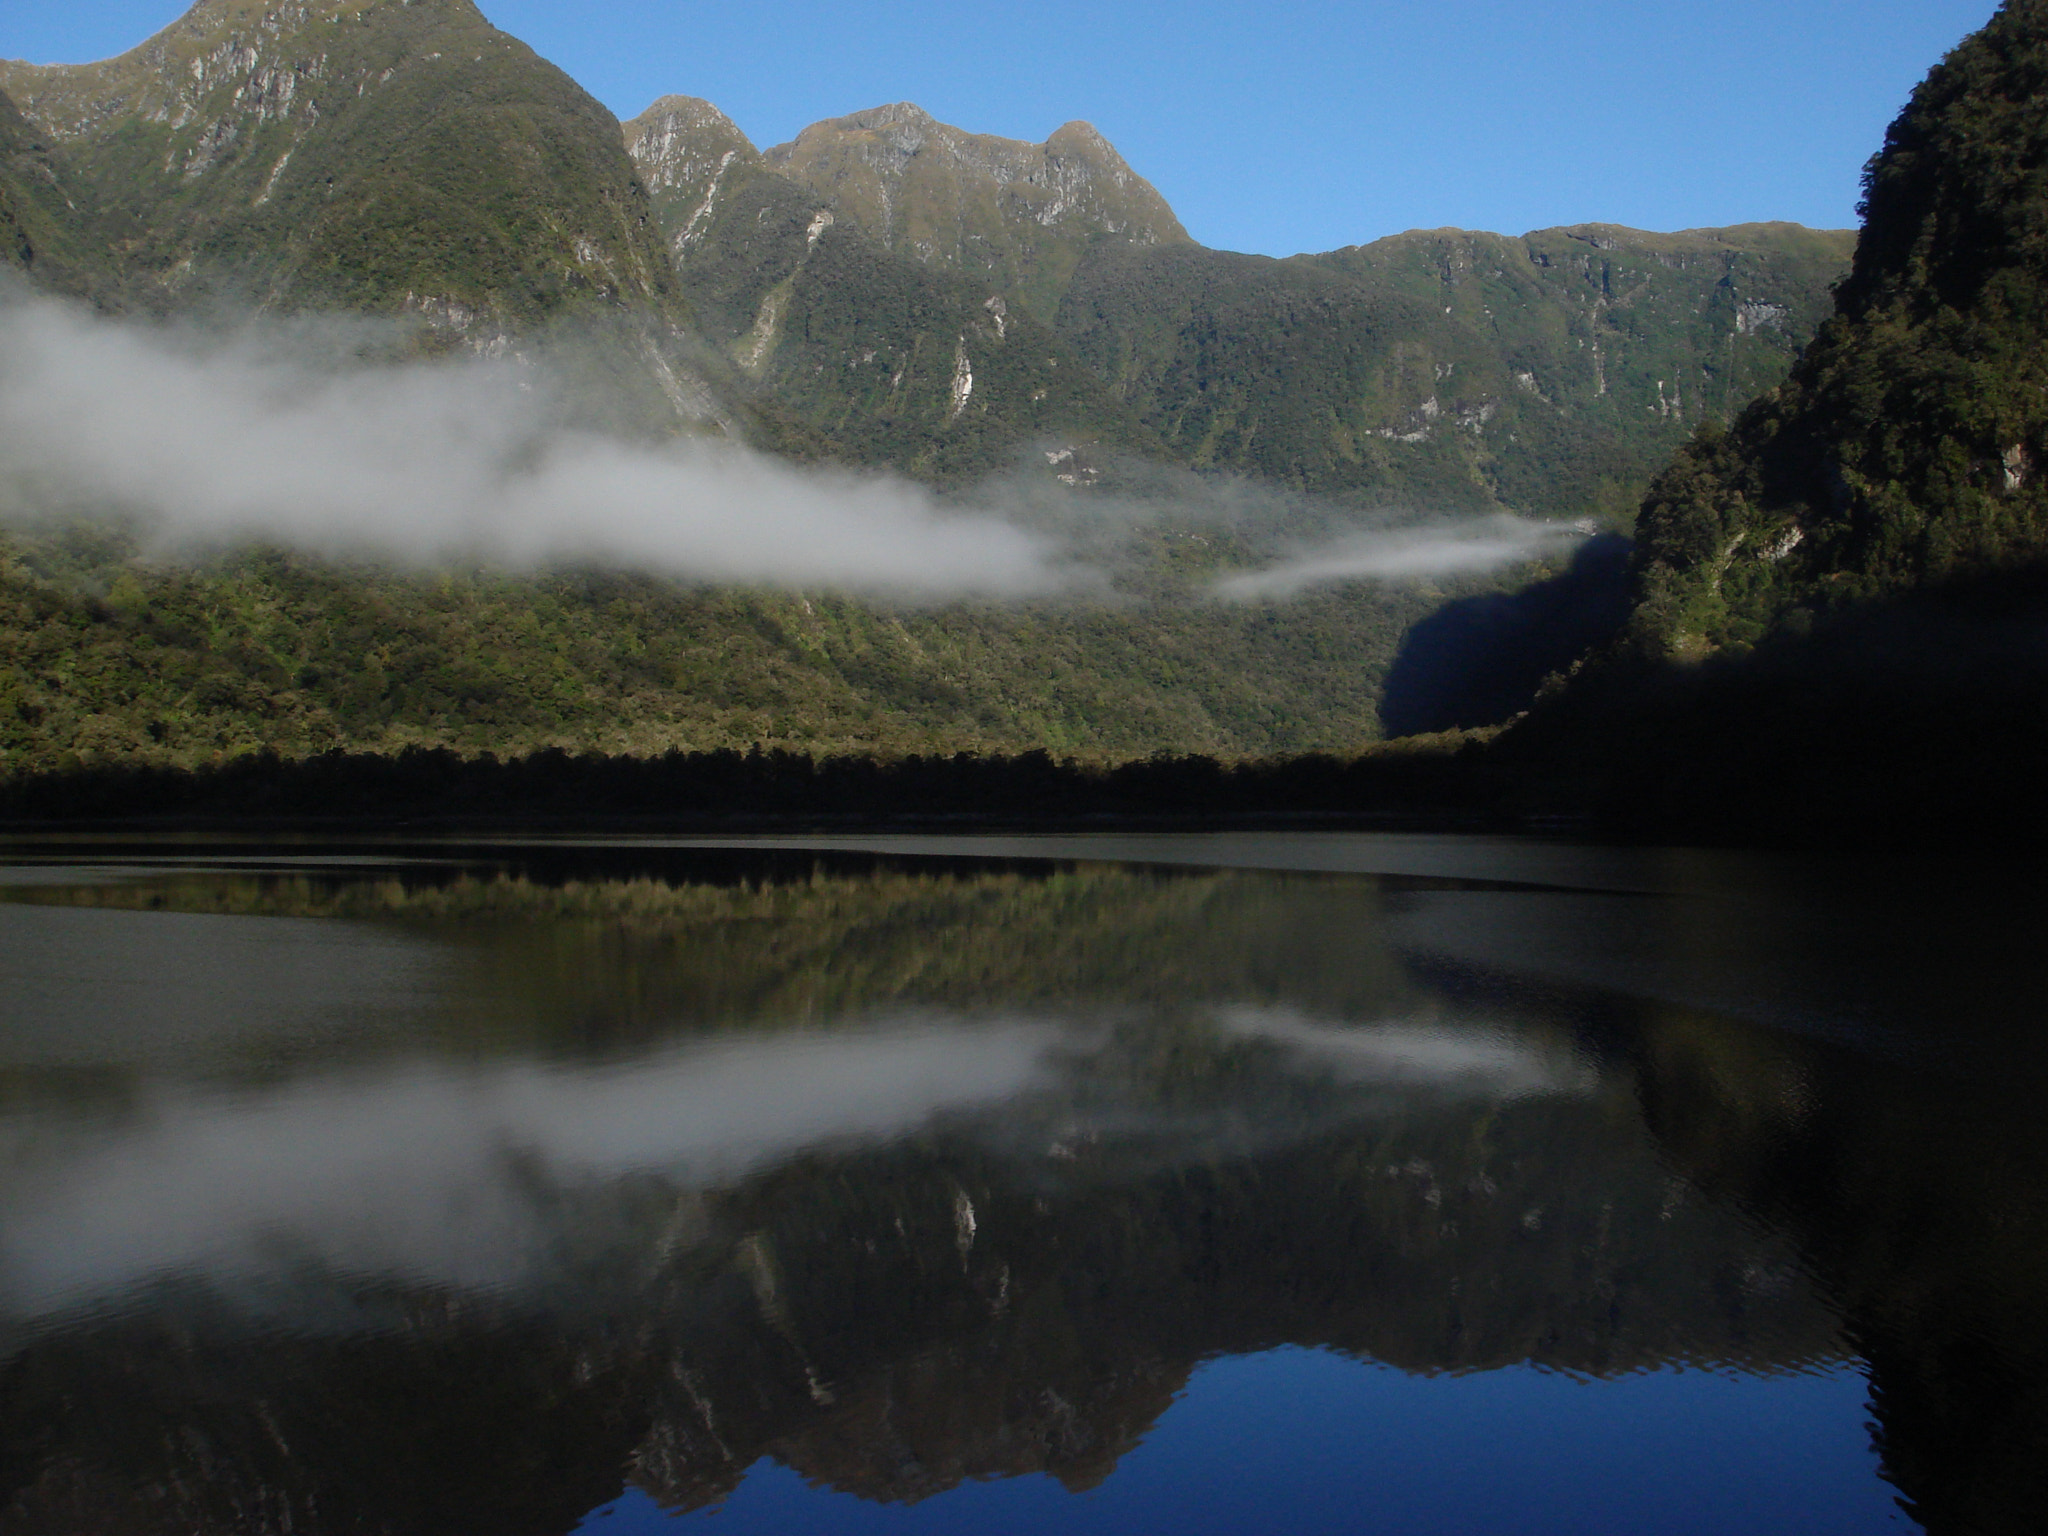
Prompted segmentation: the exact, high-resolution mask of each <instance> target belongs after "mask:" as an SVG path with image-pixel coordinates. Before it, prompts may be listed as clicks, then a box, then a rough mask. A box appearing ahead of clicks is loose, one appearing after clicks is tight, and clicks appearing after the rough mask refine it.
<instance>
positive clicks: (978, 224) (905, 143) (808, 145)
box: [763, 102, 1188, 319]
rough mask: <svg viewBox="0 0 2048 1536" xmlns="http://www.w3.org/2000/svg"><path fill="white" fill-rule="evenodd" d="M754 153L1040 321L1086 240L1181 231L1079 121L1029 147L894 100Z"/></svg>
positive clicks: (873, 230) (1169, 237)
mask: <svg viewBox="0 0 2048 1536" xmlns="http://www.w3.org/2000/svg"><path fill="white" fill-rule="evenodd" d="M763 159H764V162H765V163H766V164H767V165H768V166H769V167H770V168H771V169H773V170H776V171H779V172H781V173H782V174H783V175H785V176H788V177H789V178H791V179H792V180H794V181H796V182H798V183H799V184H801V185H803V186H806V187H809V188H810V189H812V191H813V192H815V193H816V194H817V195H818V196H820V197H822V198H826V199H828V200H829V201H830V202H831V204H832V207H833V208H834V210H835V211H836V212H838V213H839V214H840V215H842V216H843V217H849V218H852V219H853V220H855V221H856V222H857V223H859V224H860V226H861V227H862V228H863V229H865V230H867V231H868V232H869V233H870V234H871V235H873V236H874V237H875V238H876V239H878V240H880V241H881V242H882V243H883V244H884V245H886V246H888V247H889V248H890V249H892V250H895V251H898V252H901V253H902V254H905V255H908V256H912V257H914V258H916V259H917V260H919V261H922V262H926V263H929V264H931V265H934V266H940V267H947V268H952V269H955V270H958V271H961V272H963V273H967V274H969V275H971V276H973V277H975V278H976V279H978V280H982V281H985V282H987V283H988V284H989V285H990V286H991V287H995V288H1000V289H1002V290H1004V291H1005V292H1007V293H1008V294H1010V295H1011V296H1012V297H1013V298H1015V299H1017V300H1018V301H1020V302H1021V303H1022V304H1023V305H1024V306H1025V307H1026V308H1027V309H1030V310H1031V311H1032V312H1034V313H1035V314H1037V315H1038V316H1039V317H1040V318H1041V319H1049V318H1050V317H1051V315H1052V313H1053V312H1054V311H1055V310H1056V309H1057V307H1058V303H1059V297H1060V295H1061V294H1062V293H1063V292H1064V291H1065V288H1066V284H1067V280H1068V278H1069V276H1070V275H1071V273H1072V271H1073V267H1074V264H1075V262H1076V261H1077V260H1078V258H1079V255H1080V252H1081V250H1082V249H1083V248H1084V247H1085V246H1086V245H1087V244H1088V243H1089V242H1091V241H1093V240H1097V239H1101V238H1104V237H1109V238H1112V239H1114V240H1116V241H1119V242H1123V243H1128V244H1131V245H1161V244H1171V243H1180V242H1184V241H1186V240H1187V238H1188V235H1187V231H1186V230H1184V229H1182V228H1181V224H1180V220H1179V219H1177V218H1175V217H1174V214H1173V210H1172V209H1171V208H1169V207H1168V206H1167V205H1166V200H1165V199H1164V198H1162V197H1161V196H1160V195H1159V193H1158V192H1157V191H1156V190H1154V188H1153V187H1152V185H1151V183H1149V182H1147V181H1146V180H1145V179H1144V178H1143V177H1141V176H1139V175H1138V174H1137V173H1136V172H1135V171H1133V170H1132V169H1131V168H1130V166H1129V165H1127V164H1126V163H1125V162H1124V159H1123V157H1122V156H1121V155H1119V154H1118V153H1117V152H1116V150H1115V149H1114V148H1113V147H1112V146H1111V145H1110V143H1109V141H1108V140H1106V139H1105V138H1103V137H1102V135H1101V134H1099V133H1097V132H1096V131H1095V130H1094V129H1093V128H1092V127H1090V126H1089V125H1088V124H1086V123H1068V124H1067V125H1066V126H1065V127H1063V128H1061V129H1059V130H1058V131H1057V132H1056V133H1054V134H1053V135H1052V137H1051V138H1049V139H1047V140H1046V141H1045V142H1044V143H1043V144H1029V143H1025V142H1023V141H1022V140H1018V139H1003V138H996V137H994V136H992V135H988V134H974V133H965V132H962V131H961V130H960V129H958V128H953V127H949V126H948V125H947V124H945V123H941V122H939V121H937V120H936V119H934V118H933V117H932V116H931V115H930V114H929V113H927V112H925V111H924V110H923V109H921V108H919V107H916V106H913V105H911V104H910V103H908V102H897V103H894V104H892V105H889V106H885V107H875V108H872V109H871V110H869V111H866V112H856V113H854V114H853V115H852V116H850V117H839V118H832V119H829V120H827V121H825V122H822V123H814V124H812V125H811V126H810V127H809V128H806V129H805V130H804V131H803V132H802V133H800V134H799V135H797V138H796V141H795V142H794V143H790V144H780V145H777V146H776V147H774V148H773V149H770V150H768V151H767V153H766V154H765V156H764V157H763Z"/></svg>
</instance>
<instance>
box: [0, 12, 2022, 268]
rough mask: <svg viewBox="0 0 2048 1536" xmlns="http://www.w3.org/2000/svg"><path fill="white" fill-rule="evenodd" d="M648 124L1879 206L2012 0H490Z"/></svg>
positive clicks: (1746, 209) (1456, 221)
mask: <svg viewBox="0 0 2048 1536" xmlns="http://www.w3.org/2000/svg"><path fill="white" fill-rule="evenodd" d="M480 3H481V4H482V7H483V10H484V12H485V14H486V15H488V16H489V17H490V18H491V20H492V21H494V22H496V23H497V24H498V25H499V26H501V27H503V28H504V29H505V30H507V31H509V32H511V33H513V34H515V35H516V36H519V37H521V38H524V39H525V40H526V41H527V42H528V43H530V44H532V45H533V47H534V48H536V49H537V50H539V52H541V53H542V54H544V55H545V56H547V57H548V58H550V59H553V60H554V61H555V62H556V63H557V64H559V65H561V66H562V68H564V69H566V70H567V71H568V72H569V73H570V74H571V75H573V76H574V77H575V78H576V79H577V80H578V81H580V82H581V83H582V84H583V85H584V87H585V88H586V89H588V90H589V91H590V92H591V93H592V94H593V95H595V96H596V97H597V98H598V99H599V100H601V101H603V102H604V103H605V105H606V106H608V107H610V108H611V109H612V110H613V111H614V112H617V113H618V114H620V115H621V116H631V115H633V114H634V113H636V112H638V111H639V110H640V109H641V108H642V107H644V106H645V105H646V104H647V103H648V102H649V101H650V100H652V99H653V98H654V97H656V96H658V95H662V94H664V93H667V92H671V91H673V92H680V93H683V94H685V95H691V96H703V97H708V98H709V99H710V100H712V101H714V102H716V103H717V104H718V105H719V106H720V107H722V108H723V109H724V110H725V111H726V112H727V113H728V114H729V115H730V116H731V117H732V118H733V119H734V120H735V121H736V122H737V123H738V124H739V125H740V127H741V128H742V129H744V130H745V131H746V132H747V134H748V135H750V136H751V137H752V138H753V139H754V141H755V142H756V143H757V144H760V145H763V146H764V147H765V146H766V145H769V144H772V143H776V142H779V141H781V140H783V139H787V138H791V137H793V136H794V135H795V134H796V132H797V130H798V129H800V128H802V127H803V126H804V125H805V124H806V123H809V122H812V121H814V120H816V119H818V118H821V117H832V116H837V115H839V114H841V113H845V112H851V111H855V110H857V109H859V108H861V107H868V106H874V105H877V104H878V103H881V102H885V101H902V100H909V101H915V102H917V103H918V104H920V105H921V106H923V107H924V108H926V109H927V110H928V111H930V112H931V113H933V114H934V115H935V116H937V117H939V118H942V119H944V120H945V121H948V122H952V123H957V124H958V125H959V126H961V127H963V128H970V129H974V130H977V131H980V132H984V133H999V134H1006V135H1009V136H1012V137H1015V138H1026V139H1042V138H1044V137H1045V136H1046V135H1047V134H1048V133H1050V132H1051V131H1052V130H1053V129H1054V128H1056V127H1058V126H1059V125H1060V124H1061V123H1063V122H1066V121H1068V120H1069V119H1072V118H1086V119H1087V120H1088V121H1090V122H1092V123H1094V124H1095V125H1096V126H1097V127H1098V128H1100V129H1101V130H1102V131H1103V132H1104V133H1105V134H1106V135H1108V137H1109V138H1110V140H1111V141H1112V142H1113V143H1115V144H1116V145H1117V147H1118V148H1119V149H1121V150H1122V151H1123V152H1124V155H1125V157H1126V158H1127V159H1129V160H1130V162H1131V164H1132V165H1133V166H1134V167H1135V168H1136V169H1137V170H1138V172H1139V173H1140V174H1141V175H1144V176H1146V177H1148V178H1150V179H1151V181H1152V182H1153V183H1154V184H1155V185H1156V186H1158V188H1159V189H1160V191H1161V192H1163V193H1164V194H1165V195H1166V198H1167V200H1168V201H1169V202H1171V203H1172V204H1173V206H1174V209H1175V210H1176V211H1177V212H1178V213H1179V214H1180V216H1181V219H1182V221H1183V222H1184V223H1185V224H1186V225H1187V227H1188V231H1189V233H1190V234H1192V235H1194V237H1195V238H1196V239H1198V240H1201V241H1203V242H1205V243H1206V244H1209V245H1215V246H1222V247H1225V248H1228V249H1233V250H1247V251H1264V252H1269V253H1272V254H1275V255H1283V254H1286V253H1289V252H1292V251H1300V250H1327V249H1330V248H1332V247H1335V246H1340V245H1350V244H1355V243H1358V242H1361V241H1366V240H1371V239H1375V238H1377V237H1379V236H1381V235H1385V234H1392V233H1394V232H1396V231H1398V230H1402V229H1411V228H1430V227H1435V226H1441V225H1456V226H1462V227H1464V228H1469V229H1492V230H1500V231H1503V232H1507V233H1520V232H1521V231H1523V230H1527V229H1533V228H1538V227H1541V226H1543V225H1547V224H1565V223H1577V222H1580V221H1585V220H1605V221H1608V222H1611V223H1616V224H1632V225H1635V226H1637V227H1639V228H1645V229H1681V228H1688V227H1694V226H1700V225H1710V224H1731V223H1738V222H1743V221H1747V220H1752V219H1795V220H1798V221H1799V222H1801V223H1805V224H1814V225H1829V226H1847V225H1850V224H1853V223H1854V222H1855V205H1856V196H1857V186H1858V176H1859V173H1860V172H1861V169H1862V166H1863V162H1864V160H1865V159H1866V158H1868V157H1869V155H1870V154H1871V153H1872V152H1873V151H1874V150H1876V149H1877V147H1878V145H1879V144H1880V143H1881V141H1882V139H1883V135H1884V128H1885V124H1886V123H1887V122H1889V121H1890V120H1891V118H1892V116H1893V115H1894V114H1895V113H1896V112H1897V111H1898V109H1899V107H1900V106H1901V105H1902V104H1903V103H1904V101H1905V99H1906V96H1907V93H1908V92H1910V91H1911V89H1912V88H1913V86H1914V84H1915V83H1916V82H1917V81H1918V80H1919V79H1920V78H1921V76H1923V75H1924V74H1925V73H1926V72H1927V70H1928V68H1929V67H1930V66H1931V65H1932V64H1933V63H1934V62H1935V61H1936V60H1937V59H1939V58H1940V57H1941V55H1942V54H1943V53H1945V52H1946V51H1947V50H1948V49H1950V48H1952V47H1954V46H1955V44H1956V43H1957V42H1959V41H1960V40H1961V39H1962V38H1963V36H1964V35H1965V34H1967V33H1968V32H1970V31H1972V30H1974V29H1975V28H1976V27H1979V26H1981V25H1982V24H1983V23H1984V22H1985V20H1987V19H1988V18H1989V16H1990V15H1991V13H1992V10H1993V8H1994V6H1993V0H1579V3H1574V4H1563V5H1560V4H1553V3H1550V0H1520V3H1515V4H1509V3H1505V0H1361V3H1355V4H1349V5H1346V4H1332V3H1298V4H1296V3H1288V0H1280V3H1277V4H1266V5H1244V4H1230V3H1220V0H1185V3H1183V4H1181V5H1179V6H1172V7H1169V6H1165V5H1159V4H1136V3H1132V0H1090V3H1086V4H1083V3H1080V0H1036V3H1033V4H1029V5H1025V4H1019V3H1015V0H980V3H962V0H944V3H939V0H893V3H890V4H886V5H878V4H849V3H846V0H838V3H825V0H754V3H752V4H748V5H735V4H732V3H731V0H721V3H716V4H714V3H711V0H589V3H580V4H568V3H560V0H480ZM184 9H185V5H184V4H183V3H181V0H0V56H6V57H12V58H27V59H31V60H34V61H36V62H39V63H72V62H79V61H82V60H86V59H93V58H102V57H105V56H107V55H109V54H113V53H119V52H121V51H122V50H124V49H125V48H128V47H130V46H132V45H133V44H135V43H137V42H139V41H141V40H142V39H143V38H144V37H145V36H147V35H148V34H149V33H151V32H153V31H155V30H156V29H157V28H159V27H161V26H163V25H165V24H166V23H168V22H169V21H171V20H173V19H174V18H175V17H177V16H178V15H179V14H181V13H182V12H183V11H184Z"/></svg>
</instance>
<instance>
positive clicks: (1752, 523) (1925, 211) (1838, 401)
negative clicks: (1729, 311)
mask: <svg viewBox="0 0 2048 1536" xmlns="http://www.w3.org/2000/svg"><path fill="white" fill-rule="evenodd" d="M1865 189H1866V190H1865V205H1864V206H1865V210H1866V212H1865V219H1864V226H1863V231H1862V235H1861V238H1860V239H1859V240H1858V242H1857V246H1856V257H1855V264H1854V266H1853V268H1852V269H1851V271H1850V273H1849V276H1848V277H1847V279H1846V280H1845V281H1844V282H1843V283H1842V285H1841V289H1840V293H1839V296H1838V302H1837V304H1836V306H1835V310H1834V313H1833V315H1832V316H1831V317H1829V318H1828V320H1827V322H1826V323H1825V324H1824V325H1822V326H1821V327H1820V331H1819V335H1818V337H1817V338H1816V340H1815V342H1814V344H1813V346H1812V347H1811V348H1810V349H1809V350H1808V351H1807V353H1806V355H1805V357H1804V358H1803V359H1802V360H1801V361H1800V363H1799V364H1798V366H1797V367H1796V368H1795V369H1794V370H1793V372H1792V374H1791V377H1790V378H1789V379H1788V380H1787V381H1786V382H1785V384H1784V385H1783V386H1782V387H1781V388H1779V389H1777V390H1774V391H1772V392H1770V393H1769V394H1767V395H1765V396H1764V397H1763V398H1761V399H1759V400H1758V401H1757V402H1756V403H1755V404H1754V405H1752V406H1751V407H1749V408H1748V409H1747V410H1746V411H1744V412H1743V413H1742V414H1741V415H1740V416H1739V417H1738V418H1737V419H1736V420H1735V422H1734V425H1733V426H1732V428H1730V429H1729V430H1728V431H1726V432H1721V431H1716V430H1711V429H1710V430H1703V431H1701V432H1699V433H1698V434H1696V435H1695V436H1694V437H1693V439H1692V440H1691V441H1690V442H1688V443H1687V445H1686V446H1685V448H1684V450H1683V452H1681V453H1680V454H1679V455H1678V456H1677V457H1676V459H1675V460H1674V461H1673V463H1672V464H1671V466H1670V468H1669V469H1667V470H1666V471H1665V472H1664V473H1663V474H1662V475H1661V476H1659V478H1658V479H1657V482H1656V484H1655V485H1654V486H1653V487H1652V489H1651V492H1650V495H1649V499H1648V501H1647V502H1646V503H1645V506H1644V509H1643V515H1642V520H1641V523H1640V525H1639V529H1638V538H1639V540H1640V550H1641V559H1640V572H1641V590H1640V604H1639V607H1638V610H1637V613H1636V617H1635V620H1634V622H1633V633H1634V635H1635V637H1636V639H1637V641H1638V642H1639V643H1640V644H1641V645H1642V646H1644V647H1646V648H1648V649H1650V650H1651V651H1653V652H1657V653H1669V654H1676V655H1699V654H1703V653H1705V652H1707V651H1711V650H1714V649H1717V648H1721V647H1725V646H1728V645H1731V644H1733V645H1741V644H1747V643H1750V642H1753V641H1755V640H1756V639H1758V638H1760V637H1761V636H1762V635H1763V634H1765V633H1766V632H1767V631H1768V630H1769V628H1770V627H1771V626H1772V625H1773V624H1775V623H1778V622H1780V621H1782V620H1783V619H1785V618H1786V617H1787V616H1788V615H1790V614H1793V613H1795V612H1798V611H1801V610H1805V611H1808V612H1813V611H1816V610H1817V611H1823V612H1824V611H1826V610H1829V609H1832V608H1837V607H1840V606H1842V605H1844V604H1846V603H1852V602H1856V601H1861V600H1866V599H1870V598H1877V597H1883V596H1888V595H1896V594H1899V593H1902V592H1907V591H1911V590H1913V589H1916V588H1923V587H1927V586H1929V585H1934V584H1939V583H1942V582H1944V581H1949V580H1956V579H1965V578H1970V577H1982V576H1984V575H1987V574H1991V573H1995V572H1998V571H2000V570H2010V569H2011V568H2013V567H2015V566H2025V565H2030V564H2032V563H2034V562H2037V561H2039V560H2040V559H2041V558H2042V557H2043V556H2044V555H2048V483H2044V481H2043V478H2042V473H2041V471H2042V470H2043V468H2044V467H2048V5H2044V4H2043V3H2041V0H2008V3H2007V4H2005V5H2004V6H2003V7H2001V9H2000V10H1999V12H1998V14H1997V15H1996V16H1995V17H1994V18H1993V19H1992V21H1991V23H1990V24H1989V25H1988V26H1986V27H1985V28H1984V30H1983V31H1981V32H1979V33H1977V34H1975V35H1974V36H1972V37H1971V38H1969V39H1968V40H1966V41H1965V42H1964V43H1963V44H1962V45H1961V46H1959V47H1958V48H1957V49H1956V50H1955V51H1954V52H1953V53H1952V54H1950V55H1949V57H1948V58H1947V59H1945V60H1944V61H1942V63H1941V64H1940V65H1939V66H1938V67H1937V68H1935V70H1934V71H1933V72H1932V73H1931V74H1930V75H1929V76H1928V77H1927V79H1926V81H1925V82H1924V83H1923V84H1922V85H1921V86H1920V88H1919V89H1918V90H1916V91H1915V92H1914V93H1913V97H1912V100H1911V102H1910V103H1909V104H1908V105H1907V107H1906V109H1905V111H1904V112H1902V113H1901V114H1900V115H1899V117H1898V119H1897V120H1896V121H1895V122H1894V123H1893V124H1892V125H1891V128H1890V130H1889V132H1888V133H1887V134H1886V136H1885V145H1884V149H1883V151H1882V153H1880V154H1879V155H1878V156H1877V158H1876V159H1874V160H1873V161H1872V162H1871V165H1870V168H1869V170H1868V172H1867V173H1866V177H1865Z"/></svg>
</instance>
